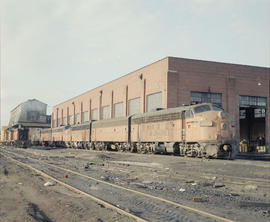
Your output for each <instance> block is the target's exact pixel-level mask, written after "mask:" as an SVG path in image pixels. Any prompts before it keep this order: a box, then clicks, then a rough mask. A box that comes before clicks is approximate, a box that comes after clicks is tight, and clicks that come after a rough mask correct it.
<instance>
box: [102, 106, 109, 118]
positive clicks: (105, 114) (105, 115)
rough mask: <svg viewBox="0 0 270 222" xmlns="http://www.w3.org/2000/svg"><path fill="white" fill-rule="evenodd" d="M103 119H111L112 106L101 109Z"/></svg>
mask: <svg viewBox="0 0 270 222" xmlns="http://www.w3.org/2000/svg"><path fill="white" fill-rule="evenodd" d="M101 111H102V113H101V119H109V118H110V106H103V107H102V109H101Z"/></svg>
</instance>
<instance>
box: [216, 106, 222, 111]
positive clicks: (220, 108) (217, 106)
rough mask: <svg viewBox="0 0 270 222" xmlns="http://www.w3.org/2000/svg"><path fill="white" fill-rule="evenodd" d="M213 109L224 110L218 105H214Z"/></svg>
mask: <svg viewBox="0 0 270 222" xmlns="http://www.w3.org/2000/svg"><path fill="white" fill-rule="evenodd" d="M213 110H215V111H224V110H223V109H222V108H220V107H218V106H213Z"/></svg>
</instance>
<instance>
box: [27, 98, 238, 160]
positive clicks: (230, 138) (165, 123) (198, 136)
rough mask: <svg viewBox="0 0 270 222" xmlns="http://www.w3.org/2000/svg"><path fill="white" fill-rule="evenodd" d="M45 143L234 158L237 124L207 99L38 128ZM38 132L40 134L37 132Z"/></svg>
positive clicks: (48, 144) (38, 132)
mask: <svg viewBox="0 0 270 222" xmlns="http://www.w3.org/2000/svg"><path fill="white" fill-rule="evenodd" d="M33 133H34V134H36V135H31V137H32V138H39V139H38V140H39V141H38V142H39V144H40V145H44V146H56V147H66V148H83V149H96V150H114V151H130V152H138V153H174V154H177V155H181V156H190V157H206V158H229V157H230V156H231V154H232V153H233V151H234V150H235V145H236V144H235V140H234V137H235V127H234V121H233V120H232V118H231V116H230V115H229V114H228V113H226V112H224V110H223V109H221V108H219V107H217V106H215V105H213V104H210V103H202V104H196V105H190V106H182V107H177V108H168V109H163V110H158V111H153V112H148V113H144V114H135V115H131V116H128V117H121V118H114V119H107V120H99V121H90V122H86V123H82V124H76V125H67V126H61V127H57V128H50V129H42V130H40V131H33ZM37 134H38V135H37ZM35 143H37V141H35Z"/></svg>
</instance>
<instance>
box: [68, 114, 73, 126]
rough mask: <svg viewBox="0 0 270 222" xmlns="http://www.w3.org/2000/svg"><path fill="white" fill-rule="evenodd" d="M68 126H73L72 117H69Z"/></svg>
mask: <svg viewBox="0 0 270 222" xmlns="http://www.w3.org/2000/svg"><path fill="white" fill-rule="evenodd" d="M69 124H70V125H73V124H74V120H73V115H70V116H69Z"/></svg>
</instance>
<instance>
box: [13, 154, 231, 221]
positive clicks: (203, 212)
mask: <svg viewBox="0 0 270 222" xmlns="http://www.w3.org/2000/svg"><path fill="white" fill-rule="evenodd" d="M12 154H14V153H13V152H12ZM14 155H17V156H21V155H19V154H14ZM22 157H23V156H22ZM23 158H25V157H23ZM27 158H29V159H32V160H34V161H36V162H40V160H36V159H34V158H31V157H27ZM42 162H43V163H44V164H45V165H48V166H50V167H55V168H57V169H60V170H63V171H66V172H69V173H72V174H76V175H78V176H81V177H85V178H88V179H91V180H93V181H96V182H98V183H103V184H106V185H109V186H112V187H115V188H118V189H122V190H125V191H129V192H132V193H135V194H139V195H142V196H145V197H148V198H152V199H155V200H158V201H162V202H165V203H167V204H171V205H174V206H176V207H180V208H182V209H185V210H188V211H192V212H195V213H197V214H199V215H202V216H205V217H208V218H212V219H215V220H218V221H224V222H235V221H234V220H230V219H227V218H224V217H221V216H218V215H215V214H212V213H208V212H206V211H202V210H199V209H196V208H193V207H189V206H186V205H183V204H179V203H176V202H173V201H170V200H167V199H164V198H161V197H157V196H153V195H150V194H147V193H143V192H140V191H137V190H133V189H130V188H126V187H122V186H119V185H116V184H112V183H109V182H106V181H103V180H99V179H96V178H93V177H90V176H88V175H84V174H81V173H79V172H76V171H73V170H70V169H66V168H63V167H59V166H56V165H54V164H50V163H46V162H45V161H42ZM75 189H76V188H75ZM82 192H83V191H82ZM124 212H125V211H124Z"/></svg>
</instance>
